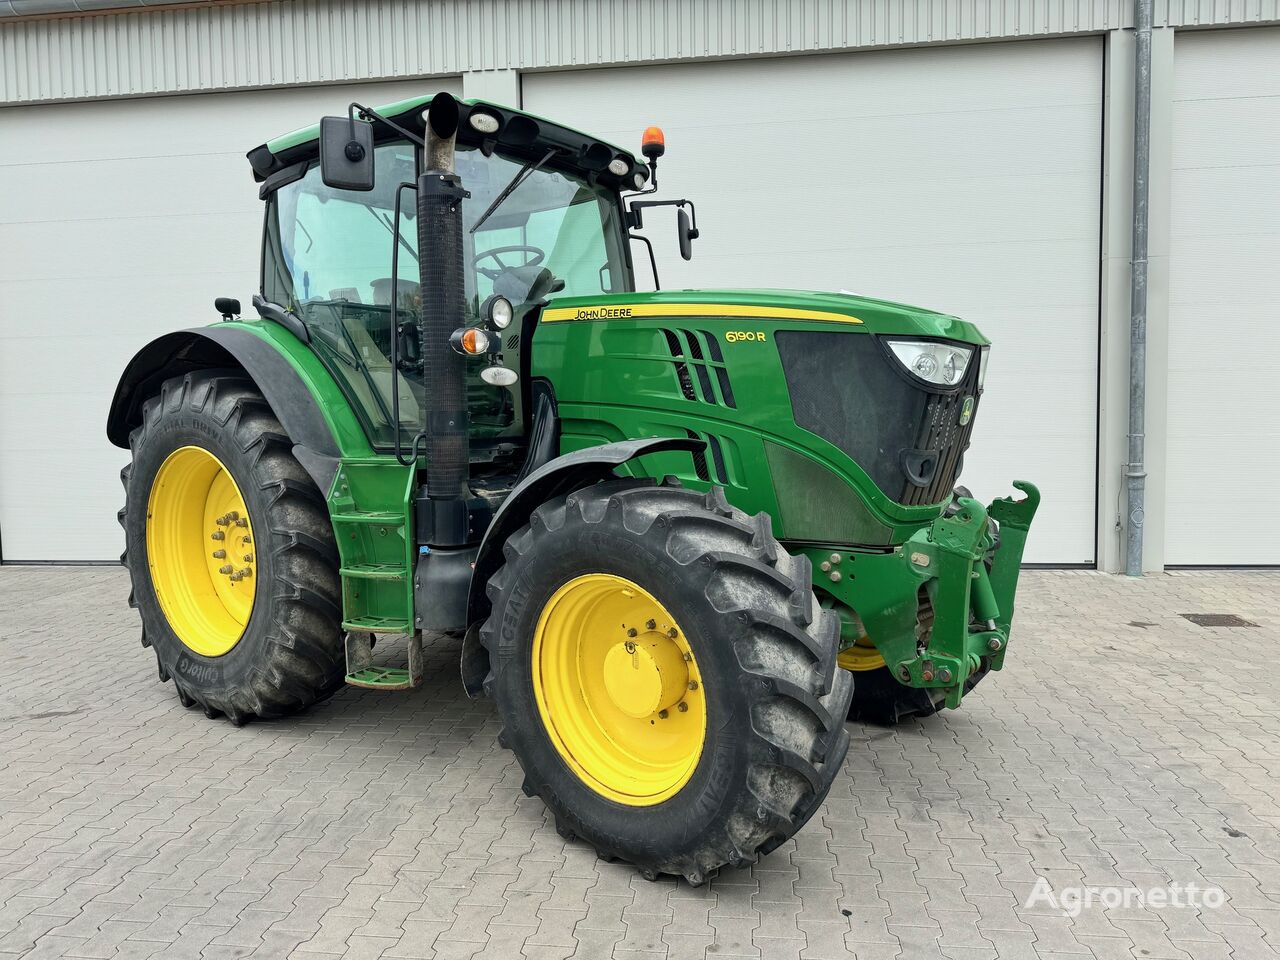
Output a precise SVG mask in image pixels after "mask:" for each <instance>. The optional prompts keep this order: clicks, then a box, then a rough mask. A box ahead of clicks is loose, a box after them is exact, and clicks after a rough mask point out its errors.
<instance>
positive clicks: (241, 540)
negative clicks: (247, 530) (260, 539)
mask: <svg viewBox="0 0 1280 960" xmlns="http://www.w3.org/2000/svg"><path fill="white" fill-rule="evenodd" d="M240 542H241V543H243V544H245V545H246V546H247V545H248V544H250V543H253V541H252V540H250V539H249V538H248V537H241V538H240Z"/></svg>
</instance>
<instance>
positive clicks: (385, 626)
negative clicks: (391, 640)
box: [342, 617, 412, 633]
mask: <svg viewBox="0 0 1280 960" xmlns="http://www.w3.org/2000/svg"><path fill="white" fill-rule="evenodd" d="M342 629H343V630H355V631H364V632H367V633H409V632H410V631H411V629H412V628H411V627H410V626H409V621H408V620H402V619H400V618H398V617H356V618H355V619H353V620H343V621H342Z"/></svg>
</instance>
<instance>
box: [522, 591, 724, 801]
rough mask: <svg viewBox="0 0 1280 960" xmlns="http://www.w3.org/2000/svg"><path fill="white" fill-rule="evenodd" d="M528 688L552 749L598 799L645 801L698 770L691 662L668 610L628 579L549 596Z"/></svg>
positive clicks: (699, 690)
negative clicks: (597, 795)
mask: <svg viewBox="0 0 1280 960" xmlns="http://www.w3.org/2000/svg"><path fill="white" fill-rule="evenodd" d="M533 692H534V696H535V697H536V699H537V701H538V713H539V715H540V716H541V717H542V723H543V725H544V726H545V727H546V730H547V734H548V736H550V738H551V742H552V743H553V744H554V745H555V748H556V750H557V752H559V754H560V756H561V757H562V758H563V759H564V761H565V763H567V764H568V765H569V767H570V769H572V770H573V772H574V773H575V774H576V775H577V776H578V778H579V779H580V780H582V782H583V783H585V784H586V785H587V786H588V787H590V788H591V789H592V790H594V791H595V792H596V793H598V794H600V795H601V796H603V797H607V798H608V799H610V800H613V801H616V802H617V803H623V804H627V805H629V806H637V807H642V806H652V805H653V804H657V803H662V801H664V800H667V799H669V798H671V797H673V796H675V795H676V794H677V793H679V792H680V790H681V789H682V788H683V787H684V785H685V784H686V783H688V782H689V778H690V777H692V776H693V771H694V770H695V769H697V766H698V760H699V758H700V757H701V756H702V748H703V744H704V743H705V741H706V734H707V701H706V692H705V690H704V689H703V686H702V675H701V674H700V673H699V672H698V662H697V660H695V659H694V656H693V651H692V649H690V647H689V641H688V638H687V637H686V636H685V634H684V631H683V630H682V629H681V628H680V625H679V624H677V623H676V622H675V619H674V618H673V617H672V616H671V614H669V613H668V612H667V610H666V608H665V607H663V605H662V604H661V603H659V602H658V601H657V600H656V599H655V598H654V597H653V595H652V594H650V593H649V592H648V591H647V590H645V589H644V588H643V587H641V586H639V585H637V584H635V583H632V582H631V581H630V580H626V579H624V578H622V577H616V576H614V575H613V574H608V573H591V574H587V575H585V576H581V577H577V578H575V579H573V580H570V581H569V582H568V583H566V584H564V585H563V586H562V587H560V589H559V590H557V591H556V592H555V593H554V594H553V595H552V597H551V599H550V600H549V601H547V605H546V606H545V607H544V608H543V610H542V614H541V616H540V617H539V618H538V626H537V629H536V630H535V631H534V636H533Z"/></svg>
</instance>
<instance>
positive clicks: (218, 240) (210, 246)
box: [0, 80, 460, 561]
mask: <svg viewBox="0 0 1280 960" xmlns="http://www.w3.org/2000/svg"><path fill="white" fill-rule="evenodd" d="M459 88H460V84H459V83H457V82H456V81H444V82H442V81H440V80H432V81H414V82H405V83H400V82H397V83H379V84H361V85H359V86H352V87H311V88H308V89H296V90H272V91H261V92H246V93H226V94H207V95H202V96H185V97H162V98H153V99H147V100H121V101H114V102H100V103H86V104H55V105H46V106H30V107H11V108H7V109H4V110H0V127H2V128H3V129H4V142H5V143H7V144H10V145H14V146H15V147H17V146H20V149H15V150H12V151H8V152H6V154H5V155H4V156H0V182H3V189H0V250H3V251H4V253H3V256H2V257H0V304H3V308H2V309H0V450H3V451H4V453H3V456H2V457H0V537H2V538H3V540H2V543H0V549H2V550H3V556H4V559H5V560H6V561H15V560H103V559H114V558H115V557H117V556H119V554H120V551H121V549H122V534H121V531H120V527H119V526H118V525H117V523H116V510H118V509H119V507H120V504H121V501H122V498H123V491H122V490H121V487H120V481H119V480H118V478H117V475H118V473H119V471H120V468H121V466H122V465H123V464H124V463H125V462H126V460H127V456H126V455H125V453H124V451H121V450H117V449H116V448H115V447H112V446H111V445H110V444H108V443H107V440H106V437H105V436H104V432H103V431H104V424H105V423H106V415H107V406H108V404H109V403H110V401H111V395H112V392H113V391H114V389H115V384H116V379H117V378H118V377H119V375H120V372H121V371H122V370H123V368H124V365H125V364H126V363H127V362H128V360H129V358H130V357H131V356H132V355H133V353H134V352H135V351H136V350H138V349H139V348H140V347H141V346H142V345H143V344H144V343H146V341H148V340H149V339H151V338H152V337H155V336H158V335H159V334H161V333H164V332H166V331H169V330H175V329H180V328H182V327H188V326H196V325H203V324H206V323H210V322H213V321H215V320H216V319H217V317H216V315H215V314H214V311H213V298H214V297H216V296H219V295H227V296H236V297H239V298H240V300H241V302H242V303H243V305H244V307H245V308H246V309H248V310H251V309H252V308H251V307H250V305H249V299H250V297H251V295H252V294H253V292H254V291H255V290H256V289H257V283H258V279H257V278H258V254H259V237H260V233H261V230H262V204H261V202H260V201H259V200H258V195H257V188H256V185H255V184H254V183H253V180H252V178H251V174H250V172H249V164H248V162H247V161H246V160H245V158H244V154H245V151H246V150H248V149H249V148H251V147H254V146H256V145H258V144H259V143H262V142H263V141H265V140H267V139H269V138H271V137H273V136H276V135H278V134H280V133H284V132H286V131H288V130H290V129H293V128H295V127H300V126H305V125H307V124H310V123H314V122H315V121H316V120H318V119H319V117H320V116H321V115H322V114H326V113H342V112H343V111H344V110H345V108H346V105H347V104H348V103H349V102H350V101H351V100H352V99H360V100H362V101H365V102H369V103H385V102H391V101H394V100H398V99H401V98H403V97H407V96H411V95H414V94H418V93H422V92H424V91H433V90H437V89H449V90H451V91H452V92H454V93H458V92H459Z"/></svg>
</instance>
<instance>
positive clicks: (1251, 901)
mask: <svg viewBox="0 0 1280 960" xmlns="http://www.w3.org/2000/svg"><path fill="white" fill-rule="evenodd" d="M127 592H128V588H127V584H126V581H125V576H124V574H123V572H122V571H119V570H116V569H114V568H105V567H82V568H49V567H4V568H0V654H3V663H4V666H5V669H4V671H3V673H0V960H14V958H17V957H31V958H33V960H34V958H37V957H85V958H110V957H123V958H145V957H164V958H166V960H168V958H186V957H192V958H194V957H202V958H209V960H214V958H225V957H246V956H252V957H267V958H283V957H297V958H305V960H323V958H326V957H338V956H345V957H350V958H364V957H370V958H372V957H386V958H392V957H403V958H412V957H439V958H471V957H498V958H519V957H521V956H523V957H526V958H528V960H550V958H564V957H570V956H579V957H584V958H591V960H596V958H606V957H613V958H618V960H623V958H627V960H658V958H662V957H671V958H686V957H703V956H706V957H715V958H719V957H762V958H788V957H798V958H812V960H819V958H844V957H850V956H854V957H858V958H866V960H872V958H884V960H888V958H893V957H902V958H906V960H914V958H918V957H920V958H927V957H947V958H952V960H983V958H992V957H1001V958H1017V957H1062V958H1068V957H1071V958H1088V957H1096V958H1098V960H1111V958H1129V957H1138V958H1143V957H1151V958H1188V960H1216V958H1226V957H1235V958H1240V960H1254V958H1266V957H1274V956H1278V955H1280V708H1278V707H1277V702H1276V701H1277V693H1278V691H1280V686H1278V685H1277V682H1276V678H1275V677H1274V676H1273V675H1272V670H1273V668H1274V667H1275V666H1276V663H1277V654H1278V653H1280V572H1278V573H1262V572H1213V573H1200V572H1195V573H1192V572H1185V573H1171V574H1165V575H1159V576H1152V577H1149V578H1147V579H1144V580H1142V581H1134V580H1128V579H1125V578H1122V577H1113V576H1107V575H1103V574H1098V573H1092V572H1044V571H1033V572H1029V573H1027V574H1025V577H1024V586H1023V593H1022V597H1021V607H1020V609H1019V613H1018V618H1017V623H1016V624H1015V627H1016V634H1015V639H1014V645H1013V649H1012V650H1011V651H1010V657H1009V663H1008V666H1007V668H1006V669H1005V670H1004V672H1003V673H1000V674H996V675H993V676H992V677H990V678H989V679H987V680H986V681H984V682H983V684H982V686H981V687H980V689H979V691H978V692H976V693H975V694H974V695H973V696H972V697H970V698H969V699H968V700H966V702H965V706H964V708H962V709H961V710H959V711H951V712H948V713H946V714H945V715H942V716H939V717H934V718H930V719H928V720H924V721H918V722H912V723H908V724H905V725H903V726H900V727H898V728H896V729H894V730H885V729H877V728H870V727H862V726H857V725H855V726H854V727H853V729H852V730H851V733H852V736H853V745H852V748H851V749H850V751H849V759H848V761H847V764H846V767H845V770H844V772H843V773H842V774H841V775H840V777H839V778H838V779H837V781H836V783H835V786H834V788H833V789H832V791H831V795H830V797H829V799H828V800H827V802H826V804H825V805H824V806H823V807H822V809H821V810H820V812H819V813H818V814H817V815H815V816H814V818H813V820H812V821H811V822H810V824H809V825H808V826H807V827H806V828H805V829H804V830H803V831H802V832H801V833H800V835H799V836H798V837H797V838H796V839H795V840H793V841H791V842H788V843H786V844H784V845H783V846H782V847H780V848H779V849H778V850H777V851H776V852H774V853H773V854H771V855H770V856H768V857H766V858H765V859H764V860H763V861H762V862H761V863H759V864H758V865H756V866H754V867H752V868H751V869H743V870H727V871H724V872H722V873H721V874H720V875H719V876H718V877H717V878H715V879H714V880H713V881H711V882H710V883H709V884H707V885H704V886H702V887H699V888H691V887H689V886H688V885H687V884H685V883H683V882H680V883H677V882H676V881H675V880H662V881H658V882H654V883H650V882H647V881H645V880H643V879H641V878H640V877H639V876H637V875H636V874H634V873H633V872H632V870H631V869H630V868H628V867H626V866H624V865H620V864H606V863H601V862H598V861H597V860H596V858H595V856H594V855H593V854H592V853H591V851H590V850H589V849H587V848H586V847H584V846H582V845H581V844H578V843H566V842H565V841H564V840H562V839H561V838H560V837H559V836H558V835H557V834H556V832H555V829H554V828H553V826H552V825H551V823H550V822H549V817H548V816H547V814H546V812H545V810H544V808H543V806H542V804H541V802H540V801H538V800H536V799H530V798H527V797H525V796H524V795H523V794H522V793H521V791H520V782H521V776H520V771H519V769H518V767H517V766H516V764H515V762H514V760H513V759H512V757H511V755H510V754H509V753H507V752H506V751H504V750H502V749H500V748H499V747H498V745H497V743H496V740H495V737H496V734H497V723H496V720H495V714H494V710H493V707H492V706H491V705H490V704H489V703H486V702H475V703H472V702H469V701H468V700H466V699H465V697H464V696H463V695H462V694H461V692H460V687H459V683H458V681H457V668H456V660H457V642H456V641H453V640H447V639H441V640H438V641H436V642H435V643H433V644H432V645H431V646H430V651H429V653H430V656H429V662H430V667H431V669H432V679H430V680H429V681H428V683H427V685H426V687H425V688H424V689H421V690H419V691H416V692H414V693H410V694H385V693H384V694H375V693H371V692H367V691H359V690H355V689H346V690H344V691H342V692H340V693H339V694H338V695H336V696H335V697H334V698H333V699H332V700H330V701H329V702H327V703H325V704H322V705H320V706H319V707H317V708H315V709H313V710H311V711H310V712H308V713H307V714H306V715H304V716H301V717H298V718H296V719H292V720H287V721H279V722H273V723H256V724H251V725H249V726H246V727H244V728H242V729H236V728H234V727H232V726H231V725H230V724H229V723H228V722H226V721H225V720H217V721H211V720H208V719H206V718H205V717H204V715H203V714H202V713H200V712H199V711H196V710H184V709H183V708H182V707H181V706H180V705H179V703H178V701H177V698H176V696H175V695H174V689H173V686H172V684H163V683H160V682H159V681H158V680H157V678H156V670H155V663H154V660H153V658H152V655H151V653H150V651H148V650H144V649H143V648H142V647H140V646H139V644H138V637H139V627H138V622H137V618H136V614H135V613H134V612H133V611H132V610H130V609H128V608H127V607H126V606H125V596H126V594H127ZM1202 612H1208V613H1235V614H1238V615H1240V616H1241V617H1244V618H1246V619H1248V620H1251V621H1253V622H1255V623H1257V624H1259V626H1257V627H1253V628H1213V627H1200V626H1196V625H1194V624H1192V623H1190V622H1188V621H1187V620H1184V619H1183V618H1181V617H1180V616H1179V614H1183V613H1202ZM1041 878H1043V879H1044V881H1045V883H1047V884H1048V887H1049V888H1050V889H1052V890H1053V891H1054V893H1055V896H1057V895H1060V894H1063V893H1066V892H1067V891H1070V890H1072V889H1075V888H1082V887H1099V888H1111V887H1114V888H1138V889H1141V890H1150V889H1159V890H1163V889H1166V888H1168V887H1170V886H1171V885H1172V884H1175V883H1176V884H1186V883H1192V882H1194V883H1196V884H1198V885H1200V886H1201V887H1212V888H1214V889H1215V890H1221V891H1222V892H1223V897H1224V898H1225V902H1223V903H1222V904H1221V905H1220V906H1217V907H1216V908H1211V907H1210V906H1209V905H1206V903H1207V902H1202V903H1201V905H1200V906H1199V907H1198V908H1195V907H1185V906H1183V907H1163V908H1160V907H1157V906H1155V905H1152V904H1151V903H1145V904H1144V903H1140V902H1134V901H1131V902H1130V903H1129V904H1128V905H1127V906H1125V905H1116V904H1115V903H1114V902H1113V903H1112V905H1111V906H1110V907H1109V908H1104V907H1102V906H1097V905H1095V906H1091V907H1088V908H1086V909H1083V910H1079V911H1075V910H1072V911H1070V912H1069V913H1066V914H1064V912H1063V910H1062V909H1059V908H1058V907H1057V906H1054V905H1051V904H1048V903H1046V902H1045V898H1044V897H1040V898H1038V899H1037V900H1036V902H1030V901H1031V899H1032V894H1033V893H1034V892H1035V891H1036V890H1037V884H1038V883H1039V882H1040V880H1041ZM1040 889H1041V891H1042V892H1043V889H1044V886H1043V885H1041V887H1040ZM1215 899H1216V898H1215ZM1070 913H1076V914H1077V915H1075V916H1072V915H1070Z"/></svg>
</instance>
